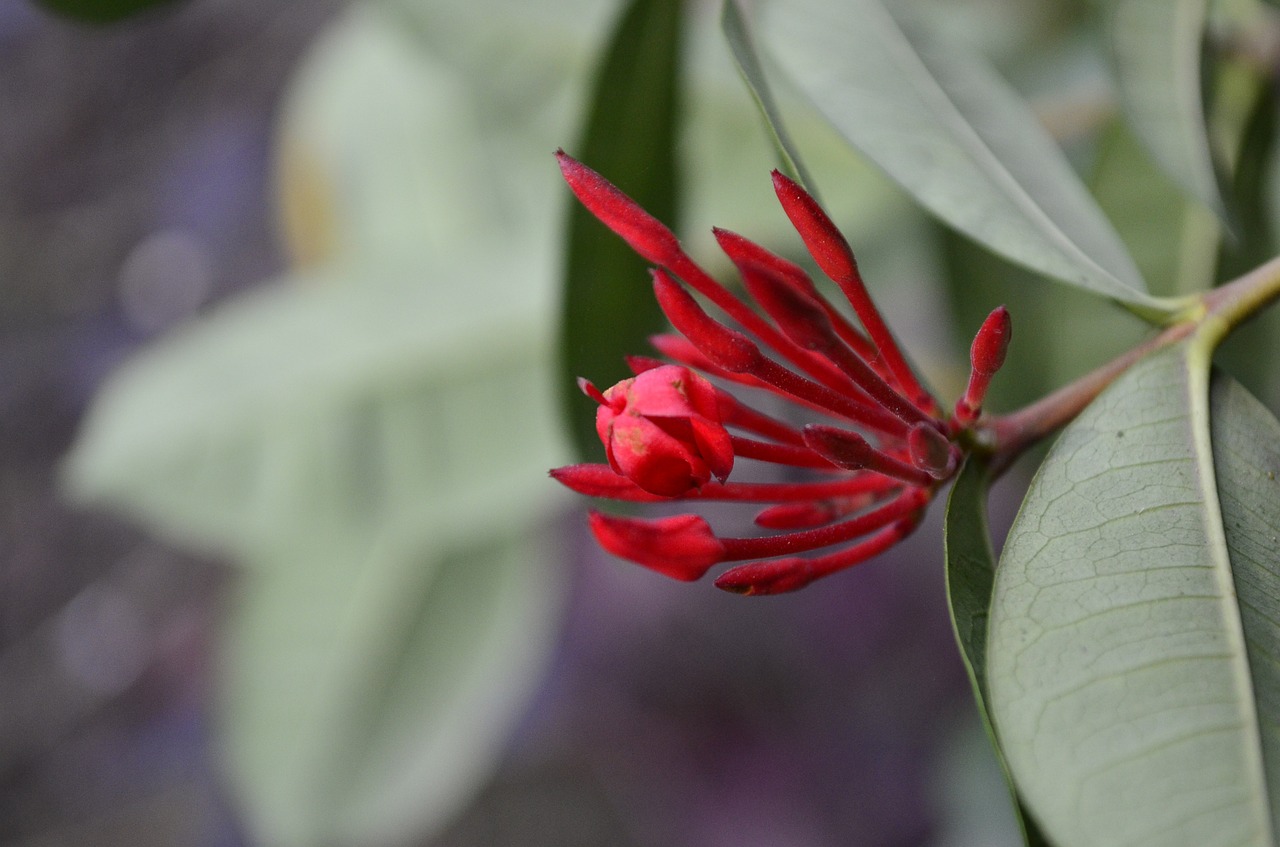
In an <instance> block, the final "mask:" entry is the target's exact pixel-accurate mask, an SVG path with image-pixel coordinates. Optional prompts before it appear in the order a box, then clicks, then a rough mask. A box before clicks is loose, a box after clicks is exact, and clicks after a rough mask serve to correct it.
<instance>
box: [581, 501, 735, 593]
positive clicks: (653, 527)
mask: <svg viewBox="0 0 1280 847" xmlns="http://www.w3.org/2000/svg"><path fill="white" fill-rule="evenodd" d="M589 520H590V523H591V532H592V534H594V535H595V537H596V541H598V542H600V546H601V547H603V548H604V549H606V550H608V551H609V552H610V553H612V554H613V555H615V556H621V557H622V558H624V559H629V560H631V561H633V562H636V563H637V564H641V565H644V566H645V567H646V568H651V569H653V570H655V571H657V572H658V573H661V574H665V575H666V576H669V577H671V578H672V579H679V580H683V581H685V582H692V581H693V580H695V579H701V578H702V575H703V574H705V573H706V572H707V570H708V569H709V568H710V567H711V566H712V565H714V564H716V563H717V562H719V561H721V559H722V558H723V556H724V545H723V544H722V543H721V542H720V539H718V538H716V537H715V535H714V534H712V532H711V527H710V526H709V525H708V524H707V522H706V521H705V520H703V519H702V518H701V517H699V516H698V515H675V516H673V517H669V518H658V519H657V520H639V519H636V518H620V517H617V516H615V515H605V514H601V513H600V512H592V513H591V516H590V518H589Z"/></svg>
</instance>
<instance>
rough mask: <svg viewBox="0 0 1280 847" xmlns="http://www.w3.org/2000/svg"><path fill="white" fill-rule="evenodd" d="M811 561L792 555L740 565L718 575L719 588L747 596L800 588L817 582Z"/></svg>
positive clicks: (717, 586) (717, 584)
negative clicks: (814, 581) (791, 556)
mask: <svg viewBox="0 0 1280 847" xmlns="http://www.w3.org/2000/svg"><path fill="white" fill-rule="evenodd" d="M809 561H810V560H808V559H797V558H790V559H774V560H773V561H769V562H752V563H751V564H749V565H739V566H738V567H736V568H730V569H729V570H727V571H725V572H724V573H722V574H720V576H718V577H716V583H715V584H716V588H719V589H722V590H724V591H730V592H733V593H734V594H745V595H747V596H761V595H766V594H786V593H788V592H791V591H797V590H799V589H801V588H804V587H805V586H806V585H808V584H809V583H810V582H813V579H814V574H813V572H812V570H811V568H810V565H809Z"/></svg>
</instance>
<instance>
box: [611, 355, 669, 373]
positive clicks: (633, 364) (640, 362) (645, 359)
mask: <svg viewBox="0 0 1280 847" xmlns="http://www.w3.org/2000/svg"><path fill="white" fill-rule="evenodd" d="M622 358H623V361H625V362H626V363H627V368H629V369H630V371H631V373H633V374H635V375H636V376H639V375H640V374H642V373H644V372H645V371H651V370H653V369H654V368H660V367H662V366H663V365H668V364H670V362H664V361H662V360H661V359H655V358H653V357H652V356H623V357H622Z"/></svg>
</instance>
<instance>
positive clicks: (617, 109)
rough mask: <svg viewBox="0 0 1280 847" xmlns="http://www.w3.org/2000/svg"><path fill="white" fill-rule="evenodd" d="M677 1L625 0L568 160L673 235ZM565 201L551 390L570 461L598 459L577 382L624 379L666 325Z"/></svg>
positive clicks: (634, 266)
mask: <svg viewBox="0 0 1280 847" xmlns="http://www.w3.org/2000/svg"><path fill="white" fill-rule="evenodd" d="M682 10H683V4H682V3H680V2H679V0H632V2H631V3H629V4H628V5H627V7H626V9H625V11H624V14H623V15H622V17H621V19H620V20H619V22H618V25H617V27H616V29H615V30H614V32H613V35H612V37H611V38H610V40H609V43H608V45H607V47H606V48H605V53H604V56H603V60H602V62H601V66H600V69H599V71H598V72H597V74H596V77H595V88H594V91H593V92H592V95H591V103H590V107H589V110H588V117H587V126H586V132H585V134H584V136H583V139H582V142H581V144H580V145H579V147H578V149H577V150H571V151H570V152H571V153H573V154H574V156H575V157H576V158H578V159H580V160H582V161H583V162H585V163H586V164H587V165H589V166H590V167H592V168H594V169H595V170H597V171H599V172H600V173H602V174H603V175H604V176H605V177H606V178H607V179H609V180H610V181H611V182H613V183H614V184H615V185H617V186H618V187H619V188H621V189H622V190H623V191H625V192H626V193H627V194H629V195H630V196H631V197H633V198H634V199H635V200H636V201H637V202H638V203H640V205H641V206H644V207H645V208H646V209H648V210H649V212H651V213H652V214H653V215H654V216H655V217H657V218H658V219H659V220H661V221H662V222H664V223H665V224H667V225H668V226H669V227H671V228H672V229H675V228H676V220H675V218H676V211H677V208H678V187H679V180H678V176H677V166H676V149H675V147H676V131H677V123H678V117H679V99H680V86H681V75H680V43H681V29H682ZM564 195H565V196H566V198H567V199H566V202H569V203H570V212H569V228H568V246H567V248H566V252H565V277H564V300H563V307H564V311H563V316H562V318H561V329H560V331H561V338H560V344H561V377H560V391H561V396H562V398H563V402H564V408H565V414H566V420H567V421H568V424H569V430H570V433H571V434H572V436H573V439H574V444H575V446H576V448H577V450H578V453H579V454H580V455H582V456H584V457H594V458H602V457H603V448H602V447H601V446H600V441H599V438H597V437H596V434H595V425H594V412H593V409H594V404H593V403H592V402H591V401H590V400H588V399H587V398H585V397H583V396H582V395H581V392H579V391H578V389H577V383H576V379H577V377H579V376H584V377H588V378H590V379H592V380H595V381H598V382H599V383H600V384H601V385H602V386H608V385H610V384H612V383H613V382H616V381H617V380H619V379H622V378H624V377H626V376H629V375H630V372H629V371H628V370H627V369H626V365H625V363H624V359H623V357H624V356H626V355H628V354H632V353H637V352H640V351H643V350H645V349H647V347H648V345H647V344H646V343H645V339H646V338H647V337H648V336H649V335H651V334H653V333H654V332H657V331H658V330H660V329H661V328H662V327H663V326H664V325H665V320H664V318H663V316H662V312H661V310H660V309H659V308H658V304H657V302H656V301H655V300H654V297H653V290H652V287H651V285H650V282H649V275H648V273H647V272H646V265H645V262H644V260H642V259H641V258H640V257H638V256H636V255H635V254H634V253H633V252H632V251H631V249H630V248H629V247H627V245H626V244H625V243H624V242H623V241H622V240H621V239H620V238H618V237H617V236H616V235H614V234H613V233H612V232H610V231H609V230H607V229H606V228H605V227H604V226H603V225H602V224H601V223H600V222H599V221H597V220H596V219H595V218H594V217H592V216H591V214H590V213H589V212H587V211H586V209H584V208H582V206H581V205H579V204H578V203H577V202H576V201H574V200H573V199H572V198H571V197H569V193H568V191H565V192H564Z"/></svg>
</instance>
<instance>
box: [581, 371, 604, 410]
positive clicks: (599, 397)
mask: <svg viewBox="0 0 1280 847" xmlns="http://www.w3.org/2000/svg"><path fill="white" fill-rule="evenodd" d="M578 389H579V390H580V391H581V392H582V393H583V394H585V395H587V396H588V397H590V398H591V399H592V400H595V401H596V402H597V403H599V404H600V405H601V406H607V405H609V401H608V400H606V399H604V395H603V394H601V393H600V389H599V388H596V387H595V386H594V385H592V384H591V381H590V380H588V379H587V378H586V377H581V376H580V377H578Z"/></svg>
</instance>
